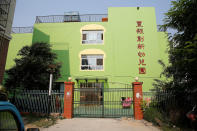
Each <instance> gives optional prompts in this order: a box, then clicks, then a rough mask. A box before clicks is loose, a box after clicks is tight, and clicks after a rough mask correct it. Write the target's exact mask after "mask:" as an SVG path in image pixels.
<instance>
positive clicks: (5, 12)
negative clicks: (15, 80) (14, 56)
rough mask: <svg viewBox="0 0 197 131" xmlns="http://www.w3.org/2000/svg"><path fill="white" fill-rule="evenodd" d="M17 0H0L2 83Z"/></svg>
mask: <svg viewBox="0 0 197 131" xmlns="http://www.w3.org/2000/svg"><path fill="white" fill-rule="evenodd" d="M15 5H16V0H1V1H0V84H1V83H2V81H3V75H4V71H5V64H6V57H7V51H8V46H9V42H10V40H11V35H10V34H11V28H12V22H13V18H14V10H15Z"/></svg>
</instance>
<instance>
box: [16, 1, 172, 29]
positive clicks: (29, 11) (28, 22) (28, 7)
mask: <svg viewBox="0 0 197 131" xmlns="http://www.w3.org/2000/svg"><path fill="white" fill-rule="evenodd" d="M170 1H171V0H16V8H15V16H14V21H13V27H26V26H33V24H34V22H35V19H36V16H46V15H63V14H64V12H70V11H79V13H80V14H107V9H108V7H138V6H139V7H154V8H155V11H156V19H157V25H161V24H163V18H164V13H166V12H167V11H168V10H169V8H170V7H171V2H170Z"/></svg>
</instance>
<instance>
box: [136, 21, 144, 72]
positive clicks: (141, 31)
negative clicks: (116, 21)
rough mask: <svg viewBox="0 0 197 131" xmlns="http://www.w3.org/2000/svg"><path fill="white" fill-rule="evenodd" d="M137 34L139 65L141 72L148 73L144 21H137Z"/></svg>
mask: <svg viewBox="0 0 197 131" xmlns="http://www.w3.org/2000/svg"><path fill="white" fill-rule="evenodd" d="M136 23H137V26H136V34H137V50H138V56H139V61H138V66H139V74H146V62H145V57H146V53H145V52H144V48H145V45H144V26H143V22H142V21H136Z"/></svg>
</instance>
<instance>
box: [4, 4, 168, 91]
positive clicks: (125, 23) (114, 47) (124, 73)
mask: <svg viewBox="0 0 197 131" xmlns="http://www.w3.org/2000/svg"><path fill="white" fill-rule="evenodd" d="M139 20H140V21H143V26H144V27H143V28H144V38H145V40H144V44H145V49H144V52H145V53H146V56H145V63H146V70H147V73H146V74H139V69H138V68H139V66H138V63H139V56H138V51H139V50H138V49H137V33H136V26H137V24H136V21H139ZM88 24H98V25H102V26H103V27H104V28H105V29H106V32H105V33H104V44H103V45H82V44H81V33H80V28H81V27H82V26H84V25H88ZM165 36H166V34H165V33H163V32H157V25H156V17H155V10H154V8H152V7H143V8H140V9H139V10H137V8H136V7H112V8H109V9H108V22H70V23H40V24H35V25H34V32H33V38H32V42H33V43H35V42H48V43H50V44H52V48H53V50H54V52H56V53H57V54H58V61H59V62H61V63H62V69H61V75H62V77H61V78H60V80H59V81H65V80H67V78H68V77H69V76H71V77H72V78H73V80H75V78H77V77H86V78H87V77H90V78H98V77H99V78H101V77H105V78H108V81H109V82H120V83H126V84H130V83H131V82H133V81H134V78H135V77H136V76H138V77H139V79H140V80H139V81H142V82H143V83H144V84H143V90H144V91H148V90H149V89H151V88H153V86H152V82H153V79H155V78H159V77H160V73H161V69H162V68H161V66H160V65H159V64H158V60H159V59H163V60H164V61H165V62H167V54H166V53H165V49H166V46H167V44H168V42H167V38H166V37H165ZM24 39H25V38H24ZM12 42H13V43H16V42H17V41H15V39H13V40H12ZM85 49H101V50H102V51H104V52H105V54H106V57H105V59H104V71H80V57H79V53H80V51H82V50H85ZM8 63H9V60H8Z"/></svg>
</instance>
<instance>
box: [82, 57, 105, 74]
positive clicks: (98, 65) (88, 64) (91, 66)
mask: <svg viewBox="0 0 197 131" xmlns="http://www.w3.org/2000/svg"><path fill="white" fill-rule="evenodd" d="M81 70H103V55H81Z"/></svg>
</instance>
